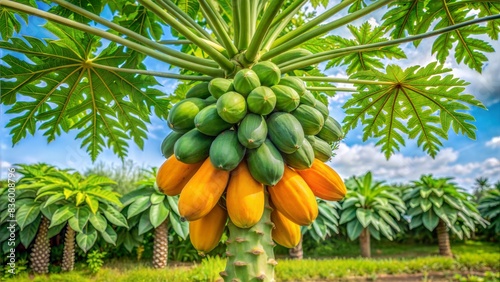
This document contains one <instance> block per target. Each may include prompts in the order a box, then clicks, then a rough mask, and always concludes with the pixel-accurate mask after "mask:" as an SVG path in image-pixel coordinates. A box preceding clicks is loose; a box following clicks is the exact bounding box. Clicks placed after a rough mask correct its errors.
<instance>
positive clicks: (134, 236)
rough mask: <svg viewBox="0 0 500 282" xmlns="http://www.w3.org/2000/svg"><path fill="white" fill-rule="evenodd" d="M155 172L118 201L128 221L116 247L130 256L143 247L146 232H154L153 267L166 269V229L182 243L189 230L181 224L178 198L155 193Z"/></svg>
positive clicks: (186, 224)
mask: <svg viewBox="0 0 500 282" xmlns="http://www.w3.org/2000/svg"><path fill="white" fill-rule="evenodd" d="M156 172H157V169H156V168H153V169H152V170H148V171H146V173H145V176H144V178H143V179H142V180H141V181H139V182H138V183H137V185H138V187H137V189H136V190H133V191H131V192H129V193H128V194H125V195H124V196H123V197H122V198H121V201H122V203H123V206H124V208H123V210H122V214H123V215H124V216H126V218H127V220H128V224H129V229H127V230H125V229H121V231H119V233H118V234H120V240H119V243H120V244H123V245H124V247H125V248H126V249H127V250H128V251H129V252H130V251H132V249H133V248H134V247H136V246H140V245H141V244H142V241H143V235H144V234H145V233H146V232H148V231H150V230H152V229H154V235H153V236H154V243H153V261H152V262H153V267H154V268H165V267H166V266H167V260H168V235H169V231H168V226H171V227H172V228H173V229H174V231H175V233H176V234H177V235H179V236H180V237H181V238H182V239H186V237H187V235H188V232H189V226H188V223H187V221H184V222H183V221H181V220H180V215H179V209H178V207H177V201H178V197H171V196H167V195H165V194H163V193H162V192H160V191H159V190H158V186H157V185H156ZM169 223H170V224H169Z"/></svg>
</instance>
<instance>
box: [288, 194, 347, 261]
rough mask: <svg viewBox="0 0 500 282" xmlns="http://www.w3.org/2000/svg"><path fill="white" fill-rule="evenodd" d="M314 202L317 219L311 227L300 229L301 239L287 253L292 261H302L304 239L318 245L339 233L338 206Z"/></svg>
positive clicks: (328, 202)
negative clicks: (315, 203)
mask: <svg viewBox="0 0 500 282" xmlns="http://www.w3.org/2000/svg"><path fill="white" fill-rule="evenodd" d="M316 201H317V202H318V217H317V218H316V220H314V222H313V223H312V224H311V225H309V226H302V227H301V232H302V239H301V240H300V243H299V244H298V245H297V246H296V247H294V248H291V249H290V251H289V254H290V257H291V258H293V259H302V258H303V257H304V250H303V242H304V237H306V238H310V239H312V240H313V241H314V242H316V243H319V242H321V241H324V240H327V239H328V238H330V237H332V235H333V234H334V233H335V234H338V233H339V218H340V215H339V211H340V210H341V206H340V204H339V203H338V202H332V201H325V200H323V199H319V198H318V199H316Z"/></svg>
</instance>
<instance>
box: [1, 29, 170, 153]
mask: <svg viewBox="0 0 500 282" xmlns="http://www.w3.org/2000/svg"><path fill="white" fill-rule="evenodd" d="M45 27H46V28H47V29H48V30H49V31H50V32H52V33H53V34H54V35H56V36H57V37H59V39H58V40H46V41H42V40H40V39H37V38H34V37H28V36H25V37H24V38H23V39H20V38H12V39H11V41H0V48H1V49H5V50H9V51H11V52H6V55H5V56H4V57H2V60H3V61H4V62H5V63H6V64H2V65H0V73H2V78H5V79H6V80H5V81H2V84H1V89H0V90H1V93H2V94H1V100H2V103H3V104H5V105H12V106H10V109H9V110H8V111H7V113H9V114H15V115H16V117H14V118H12V119H11V120H10V122H9V123H8V124H7V127H10V128H11V134H12V141H13V143H14V144H16V143H18V142H19V141H20V140H21V139H22V138H24V137H26V135H27V133H30V134H32V135H33V134H34V133H35V131H36V130H37V129H38V130H40V131H42V132H43V133H44V136H46V138H47V141H49V142H50V141H53V140H54V139H55V138H56V137H57V136H59V135H60V134H61V132H63V131H64V132H68V131H69V130H76V131H78V134H77V136H76V138H78V139H82V147H86V149H87V151H88V152H89V154H90V155H91V158H92V160H95V159H96V158H97V155H98V154H99V153H101V152H102V150H103V148H104V147H107V148H111V149H113V151H114V153H115V154H116V155H118V156H119V157H121V158H124V157H125V156H126V155H127V148H128V146H129V145H128V140H129V139H133V140H134V142H135V143H136V144H137V145H138V146H139V147H140V148H142V147H143V145H144V139H146V138H147V135H146V132H147V127H146V122H150V119H149V114H150V113H151V110H152V108H154V111H155V113H156V114H157V115H158V116H159V117H161V118H165V117H166V115H167V112H168V105H169V101H168V100H167V99H164V98H162V96H164V94H163V93H162V92H161V91H159V90H158V89H155V88H152V87H153V86H155V85H157V84H158V82H157V81H156V80H155V79H154V78H153V77H150V76H143V75H135V74H127V73H121V72H116V71H114V70H107V69H103V68H99V67H96V64H98V65H104V66H109V67H119V66H121V64H123V63H124V62H125V60H126V59H127V57H129V53H127V51H125V49H124V48H123V47H118V46H116V45H115V44H109V46H108V47H106V48H99V47H100V46H101V41H100V39H99V38H97V37H95V36H92V35H89V34H87V33H83V32H79V31H75V30H72V29H65V28H62V27H60V26H58V25H55V24H51V23H47V24H46V25H45ZM98 50H99V51H98ZM12 52H14V53H21V54H24V55H25V56H26V57H27V59H28V60H29V61H28V60H23V59H20V58H19V56H13V55H12Z"/></svg>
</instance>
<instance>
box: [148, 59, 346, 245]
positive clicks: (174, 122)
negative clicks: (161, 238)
mask: <svg viewBox="0 0 500 282" xmlns="http://www.w3.org/2000/svg"><path fill="white" fill-rule="evenodd" d="M168 125H169V127H170V128H171V129H172V130H173V131H172V133H171V134H169V135H168V136H167V137H166V138H165V139H164V141H163V143H162V145H161V149H162V153H163V155H164V156H165V157H166V158H167V160H166V161H165V163H164V164H163V165H162V166H161V167H160V169H159V171H158V176H157V184H158V187H159V188H160V189H161V190H162V191H163V192H164V193H165V194H167V195H171V196H173V195H178V194H180V198H179V212H180V214H181V216H182V217H184V218H185V219H186V220H189V221H190V231H191V241H192V243H193V245H194V246H195V247H196V248H197V249H198V250H200V251H204V252H208V251H210V250H211V248H213V247H215V246H216V244H217V242H218V241H219V239H220V236H221V235H222V232H223V229H224V226H225V222H226V220H227V217H228V216H229V217H230V219H231V221H232V222H233V223H234V224H235V225H236V226H238V227H240V228H249V227H251V226H253V225H255V224H256V223H257V222H258V221H259V220H260V218H261V217H262V214H263V210H264V193H265V186H269V188H268V192H269V195H270V200H271V202H272V205H273V207H274V211H273V213H272V218H273V219H274V220H273V223H274V224H275V225H276V228H275V229H274V231H273V238H275V241H276V242H277V243H279V244H282V245H284V246H287V247H290V246H292V245H294V244H295V245H296V244H297V243H298V240H300V227H299V225H309V224H311V223H312V221H313V220H314V219H315V218H316V216H317V214H318V207H317V204H316V198H315V196H317V197H320V198H323V199H325V200H340V199H342V197H343V196H344V194H345V192H346V190H345V186H344V184H343V182H342V179H341V178H340V177H339V176H338V174H337V173H336V172H335V171H334V170H333V169H331V168H330V167H329V166H327V165H326V164H324V163H323V162H325V161H327V160H328V159H330V157H331V156H332V148H331V144H332V143H333V142H336V141H338V140H340V139H341V137H342V129H341V126H340V124H339V123H338V122H337V121H336V120H334V119H333V118H332V117H330V116H329V112H328V107H327V106H326V105H324V104H323V103H322V102H320V101H319V100H317V99H316V98H315V97H314V96H313V95H312V93H311V92H309V91H307V89H306V87H305V84H304V82H303V81H302V80H301V79H300V78H298V77H291V76H287V77H282V76H281V73H280V71H279V68H278V67H277V66H276V65H275V64H274V63H272V62H268V61H266V62H259V63H257V64H255V65H253V67H252V68H251V69H242V70H240V71H238V72H237V73H236V75H235V77H234V79H225V78H214V79H213V80H211V81H210V82H203V83H199V84H196V85H195V86H193V87H192V88H191V89H190V90H189V91H188V92H187V94H186V99H184V100H182V101H180V102H179V103H177V104H176V105H174V106H173V107H172V109H171V111H170V114H169V117H168ZM224 193H225V199H226V201H225V203H226V209H224V208H221V207H220V206H219V205H218V202H219V199H220V198H221V196H222V195H223V194H224ZM208 227H210V228H209V229H206V228H208ZM214 227H217V228H218V229H217V232H211V234H208V233H209V232H204V230H214Z"/></svg>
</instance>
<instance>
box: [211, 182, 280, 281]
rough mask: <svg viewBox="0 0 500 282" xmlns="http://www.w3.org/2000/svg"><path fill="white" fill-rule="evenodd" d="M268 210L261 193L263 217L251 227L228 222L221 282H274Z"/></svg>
mask: <svg viewBox="0 0 500 282" xmlns="http://www.w3.org/2000/svg"><path fill="white" fill-rule="evenodd" d="M271 211H272V208H271V206H270V205H269V194H268V193H267V191H266V193H265V208H264V214H263V215H262V218H261V219H260V221H259V222H258V223H257V224H255V225H254V226H252V227H251V228H238V227H236V226H235V225H234V224H233V223H232V222H231V220H229V224H228V226H229V239H228V240H227V241H226V244H227V251H226V255H227V264H226V269H225V270H224V271H223V272H221V273H220V275H221V276H222V278H223V279H224V281H245V282H246V281H275V280H274V267H275V265H276V264H277V262H276V260H275V259H274V251H273V248H274V245H275V244H274V242H273V239H272V237H271V231H272V228H273V226H274V224H273V223H272V222H271Z"/></svg>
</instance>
